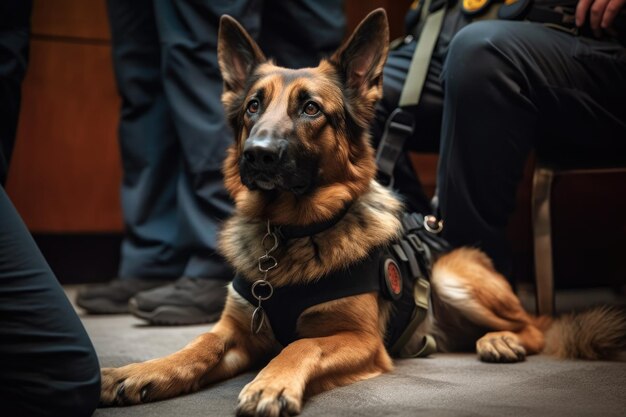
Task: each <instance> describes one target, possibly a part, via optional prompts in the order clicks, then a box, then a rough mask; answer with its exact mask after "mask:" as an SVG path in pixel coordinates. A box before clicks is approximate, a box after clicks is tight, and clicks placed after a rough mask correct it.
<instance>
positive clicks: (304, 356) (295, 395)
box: [237, 332, 392, 416]
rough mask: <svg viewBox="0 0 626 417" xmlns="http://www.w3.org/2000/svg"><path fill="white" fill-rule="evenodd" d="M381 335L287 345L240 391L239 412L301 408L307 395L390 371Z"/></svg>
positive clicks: (251, 413)
mask: <svg viewBox="0 0 626 417" xmlns="http://www.w3.org/2000/svg"><path fill="white" fill-rule="evenodd" d="M391 368H392V364H391V359H390V358H389V355H388V354H387V352H386V351H385V348H384V347H383V345H382V343H381V340H380V337H378V336H377V335H375V334H365V333H363V332H343V333H339V334H335V335H333V336H327V337H321V338H312V339H300V340H298V341H295V342H293V343H292V344H290V345H289V346H287V347H286V348H285V349H283V351H282V352H281V353H280V354H279V355H278V356H276V357H275V358H274V359H273V360H272V361H271V362H270V363H269V364H268V365H267V366H266V367H265V368H264V369H263V370H262V371H261V372H260V373H259V374H258V376H257V377H256V378H255V379H254V380H253V381H252V382H250V383H249V384H248V385H246V386H245V387H244V389H243V390H242V391H241V394H239V405H238V406H237V415H238V416H283V415H295V414H298V413H300V410H301V407H302V399H303V397H304V394H305V393H307V394H312V393H315V392H319V391H323V390H327V389H330V388H333V387H335V386H340V385H346V384H349V383H351V382H355V381H358V380H362V379H367V378H371V377H374V376H376V375H379V374H381V373H383V372H386V371H389V370H391Z"/></svg>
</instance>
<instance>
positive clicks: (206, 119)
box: [154, 0, 256, 280]
mask: <svg viewBox="0 0 626 417" xmlns="http://www.w3.org/2000/svg"><path fill="white" fill-rule="evenodd" d="M254 3H255V2H254V1H249V0H240V1H232V2H228V4H225V5H220V4H216V2H212V1H188V0H181V1H173V0H160V1H155V2H154V6H155V12H156V26H157V30H158V33H159V39H160V41H161V63H160V67H161V76H162V80H163V86H164V92H165V97H166V99H167V101H168V103H169V104H170V109H171V116H172V120H173V124H174V127H175V132H176V135H177V137H178V140H179V146H180V150H181V158H182V163H181V166H180V172H179V176H178V184H177V208H178V215H177V218H178V220H177V225H178V228H179V234H180V237H181V243H182V245H183V247H184V249H185V250H186V251H188V252H189V253H190V254H191V256H190V258H189V260H188V262H187V264H186V266H185V268H184V271H183V274H184V275H185V276H190V277H205V278H217V279H225V280H228V279H231V278H232V271H231V270H230V267H229V266H228V265H227V264H226V263H225V261H224V260H223V258H222V257H221V256H219V255H218V254H217V233H218V227H219V224H220V223H221V221H222V220H224V219H225V218H226V217H227V216H228V215H230V213H231V212H232V202H231V200H230V197H229V195H228V193H227V192H226V190H225V189H224V186H223V177H222V174H221V168H222V163H223V160H224V158H225V156H226V149H227V148H228V146H230V145H231V144H232V140H233V139H232V133H231V132H230V129H229V128H228V127H227V125H226V122H225V119H224V112H223V109H222V104H221V94H222V78H221V75H220V72H219V66H218V63H217V53H216V51H217V33H218V27H219V19H220V17H221V15H222V14H224V13H228V14H230V15H232V16H233V17H235V18H236V19H238V20H241V21H243V22H244V24H245V23H246V21H247V20H250V19H253V18H254V16H249V13H250V12H254V11H256V9H255V4H254Z"/></svg>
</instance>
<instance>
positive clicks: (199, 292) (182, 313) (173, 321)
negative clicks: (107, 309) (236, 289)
mask: <svg viewBox="0 0 626 417" xmlns="http://www.w3.org/2000/svg"><path fill="white" fill-rule="evenodd" d="M227 284H228V282H227V281H223V280H217V279H202V278H188V277H182V278H180V279H179V280H178V281H176V282H175V283H173V284H170V285H166V286H165V287H161V288H155V289H153V290H148V291H142V292H140V293H139V294H137V295H135V296H134V297H133V298H131V299H130V300H129V301H128V308H129V309H130V312H131V313H132V314H134V315H135V316H137V317H139V318H141V319H144V320H147V321H148V322H149V323H151V324H158V325H181V324H200V323H212V322H214V321H217V319H219V317H220V314H221V313H222V309H223V308H224V303H225V302H226V293H227V290H226V285H227Z"/></svg>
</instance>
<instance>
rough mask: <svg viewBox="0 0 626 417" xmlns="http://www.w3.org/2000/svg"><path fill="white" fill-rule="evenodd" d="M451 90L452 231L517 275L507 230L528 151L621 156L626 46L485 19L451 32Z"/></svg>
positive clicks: (447, 105)
mask: <svg viewBox="0 0 626 417" xmlns="http://www.w3.org/2000/svg"><path fill="white" fill-rule="evenodd" d="M444 92H445V94H444V113H443V124H442V142H441V157H440V165H439V174H438V187H439V193H438V195H439V201H440V207H441V214H442V215H443V219H444V221H445V228H444V230H445V236H446V237H447V238H448V239H449V240H450V242H451V243H452V244H453V245H474V246H477V247H480V248H482V249H483V250H485V251H486V252H487V253H488V254H489V255H490V256H491V257H492V258H493V259H494V262H495V265H496V268H497V269H498V270H499V271H500V272H502V273H504V274H505V275H506V276H508V277H509V278H510V272H511V271H510V268H511V265H510V250H509V245H508V243H507V240H506V236H505V228H506V225H507V222H508V220H509V216H510V214H511V213H512V211H513V209H514V205H515V194H516V189H517V185H518V183H519V181H520V179H521V177H522V173H523V168H524V164H525V162H526V159H527V157H528V154H529V152H530V150H531V149H532V148H533V147H536V148H537V149H538V152H541V153H543V154H546V155H548V156H551V157H559V158H564V157H568V158H577V159H578V160H585V159H589V158H593V157H594V155H596V156H597V155H600V156H601V157H603V158H604V159H605V160H606V159H607V158H616V159H617V160H619V159H620V158H621V160H622V161H623V160H624V158H625V155H626V152H625V150H626V106H624V102H626V54H625V53H624V49H623V47H621V46H620V45H618V44H615V43H609V42H604V43H602V42H599V41H593V40H589V39H585V38H577V37H573V36H571V35H569V34H567V33H564V32H560V31H556V30H553V29H550V28H547V27H545V26H542V25H538V24H529V23H522V22H506V21H487V22H479V23H475V24H472V25H470V26H468V27H466V28H464V29H463V30H462V31H461V32H459V33H458V34H457V35H456V37H455V38H454V40H453V42H452V44H451V46H450V50H449V53H448V56H447V60H446V63H445V68H444Z"/></svg>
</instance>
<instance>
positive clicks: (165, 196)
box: [108, 0, 189, 278]
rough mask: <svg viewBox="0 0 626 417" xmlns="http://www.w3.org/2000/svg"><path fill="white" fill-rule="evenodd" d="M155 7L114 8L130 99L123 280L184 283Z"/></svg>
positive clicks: (175, 161) (174, 156)
mask: <svg viewBox="0 0 626 417" xmlns="http://www.w3.org/2000/svg"><path fill="white" fill-rule="evenodd" d="M152 4H153V1H152V0H134V1H126V0H108V11H109V21H110V25H111V34H112V42H113V63H114V67H115V75H116V79H117V84H118V89H119V92H120V95H121V97H122V109H121V116H120V125H119V141H120V149H121V156H122V168H123V174H124V176H123V182H122V187H121V197H122V198H121V199H122V213H123V216H124V224H125V236H124V241H123V243H122V248H121V263H120V268H119V276H120V277H122V278H128V277H140V278H176V277H179V276H180V275H181V274H182V273H183V271H184V269H185V265H186V264H187V261H188V257H189V254H188V253H186V252H185V250H184V249H183V248H182V246H183V245H182V242H181V236H180V229H179V227H178V225H177V222H178V216H179V213H178V209H177V187H178V181H179V176H180V170H181V160H180V147H179V144H178V139H177V137H176V132H175V130H174V125H173V122H172V116H171V107H170V105H169V103H168V101H167V99H166V97H165V93H164V91H163V83H162V81H161V76H162V74H161V69H160V68H161V67H160V66H161V52H160V47H159V36H158V33H157V30H156V25H155V16H154V8H153V6H152Z"/></svg>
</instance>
